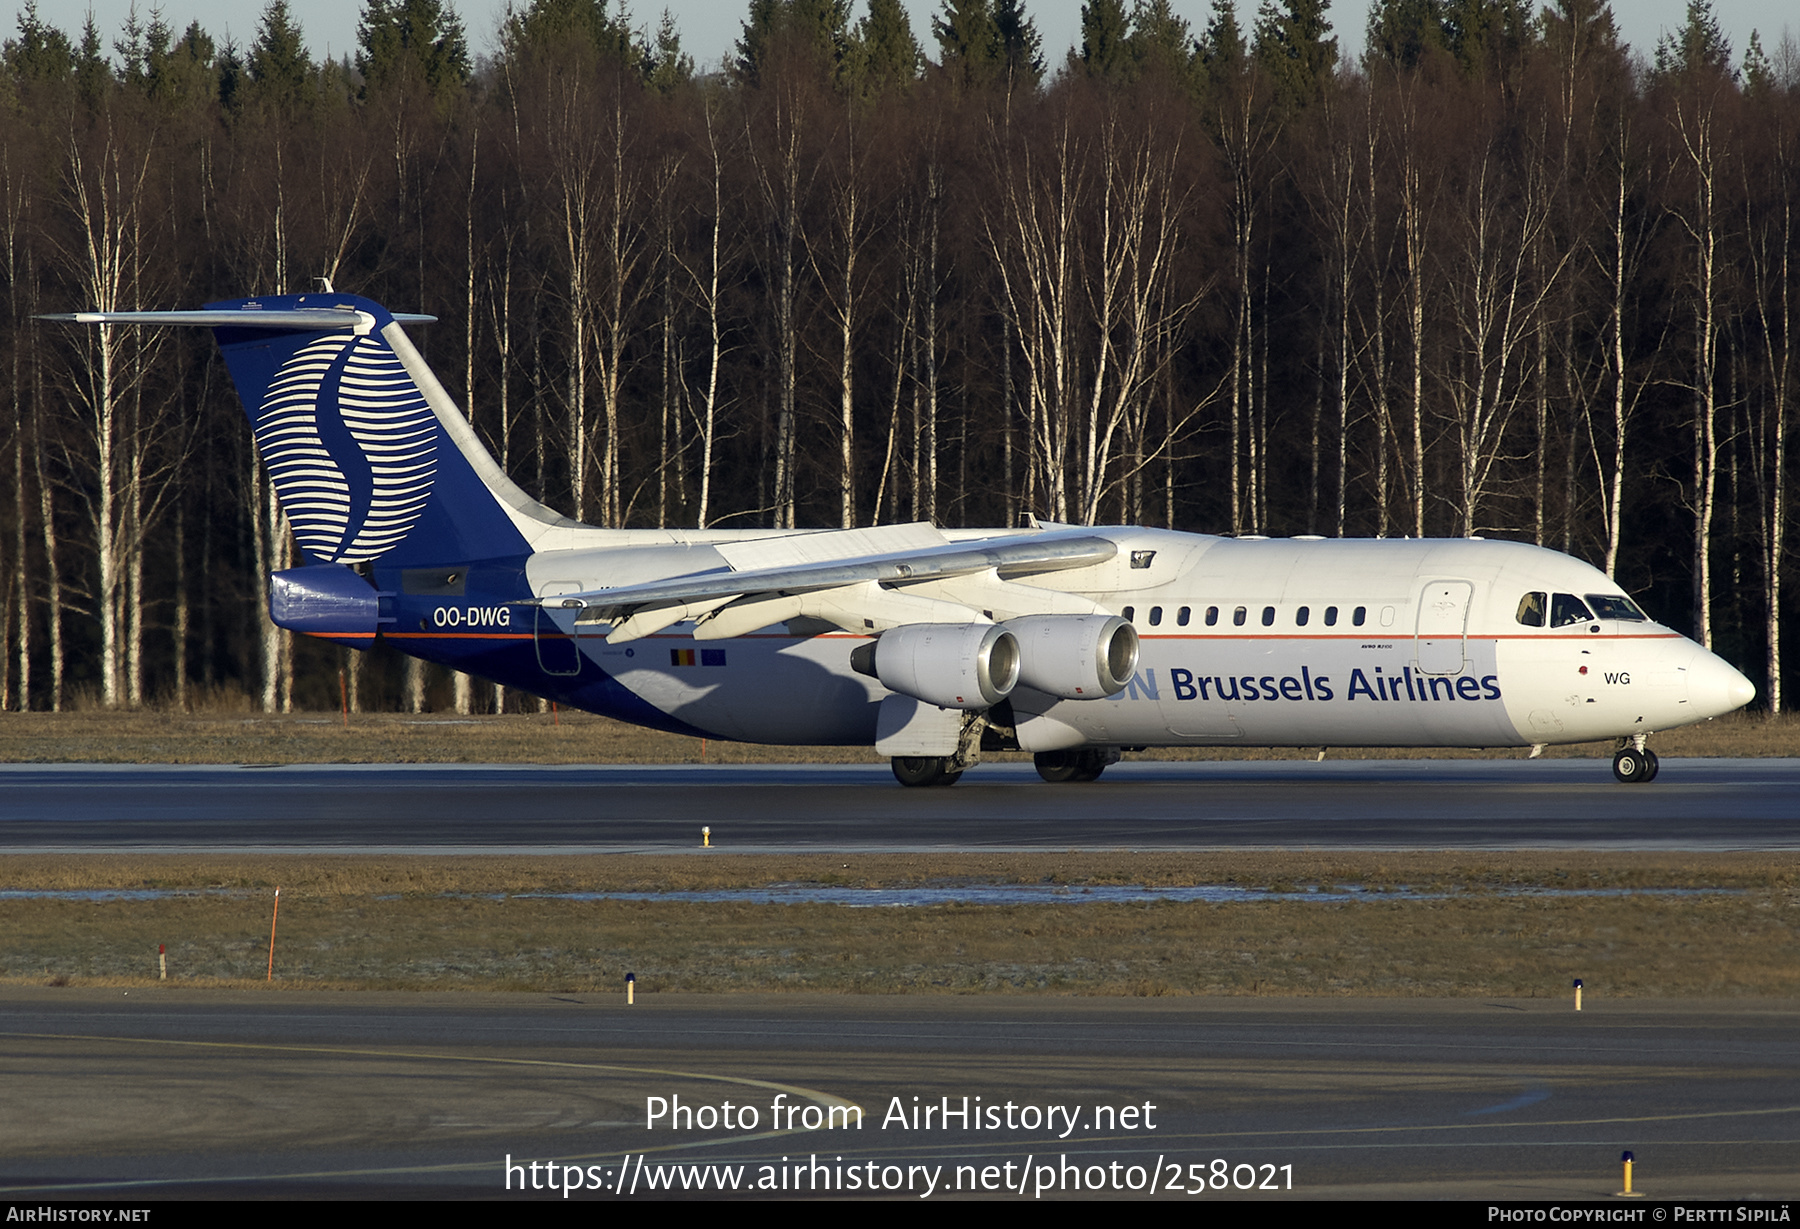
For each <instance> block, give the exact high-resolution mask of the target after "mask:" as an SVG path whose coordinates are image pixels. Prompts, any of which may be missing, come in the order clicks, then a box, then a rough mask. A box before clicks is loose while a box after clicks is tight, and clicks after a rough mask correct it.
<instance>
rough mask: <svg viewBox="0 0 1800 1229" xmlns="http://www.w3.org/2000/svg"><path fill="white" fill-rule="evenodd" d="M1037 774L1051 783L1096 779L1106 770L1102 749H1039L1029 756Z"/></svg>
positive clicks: (1058, 783) (1104, 755)
mask: <svg viewBox="0 0 1800 1229" xmlns="http://www.w3.org/2000/svg"><path fill="white" fill-rule="evenodd" d="M1031 760H1032V763H1033V764H1034V765H1036V767H1037V773H1038V776H1040V777H1042V778H1044V780H1046V781H1048V782H1050V784H1052V785H1061V784H1063V783H1064V782H1066V781H1098V780H1099V779H1100V774H1101V773H1103V772H1105V771H1106V765H1107V757H1106V753H1105V752H1104V751H1093V750H1087V751H1040V752H1038V753H1037V754H1036V755H1034V756H1032V757H1031Z"/></svg>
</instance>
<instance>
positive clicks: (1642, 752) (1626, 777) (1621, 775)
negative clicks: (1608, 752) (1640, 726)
mask: <svg viewBox="0 0 1800 1229" xmlns="http://www.w3.org/2000/svg"><path fill="white" fill-rule="evenodd" d="M1644 737H1645V736H1644V735H1642V734H1637V735H1634V736H1633V737H1631V738H1628V739H1621V740H1620V747H1619V750H1618V753H1617V754H1616V755H1614V756H1613V776H1615V777H1617V778H1618V779H1619V780H1621V781H1623V782H1625V784H1627V785H1642V784H1644V783H1646V782H1649V781H1654V780H1656V772H1657V768H1658V767H1659V765H1658V763H1657V759H1656V752H1654V751H1651V750H1649V749H1648V748H1646V747H1645V746H1644Z"/></svg>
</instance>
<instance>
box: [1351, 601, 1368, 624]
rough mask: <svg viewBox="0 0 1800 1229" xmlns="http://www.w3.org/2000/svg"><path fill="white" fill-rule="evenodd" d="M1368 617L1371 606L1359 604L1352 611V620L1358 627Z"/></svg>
mask: <svg viewBox="0 0 1800 1229" xmlns="http://www.w3.org/2000/svg"><path fill="white" fill-rule="evenodd" d="M1368 617H1369V608H1368V607H1367V606H1358V607H1357V608H1356V609H1355V610H1353V611H1351V612H1350V622H1352V623H1354V624H1356V626H1358V627H1361V626H1362V625H1363V622H1364V621H1365V620H1366V619H1367V618H1368Z"/></svg>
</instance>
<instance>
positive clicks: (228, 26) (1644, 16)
mask: <svg viewBox="0 0 1800 1229" xmlns="http://www.w3.org/2000/svg"><path fill="white" fill-rule="evenodd" d="M451 2H452V3H453V4H454V5H455V7H456V10H457V11H458V12H459V13H460V14H461V15H462V18H463V25H464V28H465V29H466V30H467V32H468V35H469V44H470V50H471V51H472V52H474V54H475V55H476V56H478V57H479V56H483V55H490V54H492V53H493V51H494V50H495V48H496V39H495V31H496V30H497V29H498V28H499V25H500V20H501V17H502V16H503V15H504V14H505V11H506V7H507V0H460V2H458V0H451ZM290 3H291V10H292V12H293V14H294V16H295V18H296V19H297V20H298V21H299V23H300V27H301V30H302V32H303V33H304V34H305V35H306V40H307V43H308V44H309V45H310V47H311V50H312V53H313V56H314V57H315V58H322V57H324V56H327V55H329V56H330V57H332V58H333V59H336V58H337V57H339V56H341V55H344V54H346V53H349V54H352V55H354V54H355V51H356V23H357V18H358V16H359V14H360V13H361V12H362V7H363V6H362V0H290ZM132 4H133V0H38V16H39V19H40V20H43V21H46V22H48V23H50V24H52V25H56V26H60V27H61V28H62V29H64V30H66V31H68V32H69V33H70V35H71V36H74V35H76V34H77V33H78V32H79V31H80V29H81V27H82V25H83V24H84V23H85V21H86V19H87V15H88V14H89V13H90V12H91V13H92V14H93V15H94V20H95V22H96V24H97V25H98V26H99V28H100V32H101V35H102V37H104V38H105V39H106V41H107V42H108V43H109V44H110V43H111V42H112V41H113V40H115V39H116V38H117V37H118V34H119V31H120V30H121V29H123V28H124V25H125V19H126V16H127V14H128V13H129V12H130V10H131V7H132ZM136 4H137V9H138V12H139V14H140V16H142V17H144V18H147V17H148V15H149V13H150V10H151V9H152V8H154V7H159V6H160V7H161V9H162V11H163V17H164V20H165V21H166V22H167V23H168V24H169V25H170V26H172V27H174V28H175V29H176V30H177V31H181V30H185V29H186V28H187V26H188V23H189V22H190V21H193V20H196V19H198V20H199V22H200V24H201V26H202V27H204V28H205V29H206V30H207V32H208V33H210V34H211V35H212V36H213V37H214V38H215V39H217V40H218V41H219V42H221V43H223V42H224V41H225V38H226V37H227V36H229V37H230V38H232V39H235V40H236V41H237V42H238V43H239V44H240V45H243V44H248V43H249V42H250V41H251V40H252V39H254V38H255V37H256V25H257V17H258V15H259V14H260V13H261V11H262V3H261V2H260V0H136ZM1237 5H1238V20H1239V22H1240V23H1242V24H1243V25H1244V26H1245V27H1246V28H1248V26H1249V24H1250V23H1251V22H1252V21H1253V20H1254V17H1255V9H1256V7H1257V5H1256V2H1255V0H1237ZM749 7H750V6H749V0H663V2H661V3H658V0H638V2H637V3H636V4H633V5H632V6H631V12H632V15H633V17H634V19H635V21H636V22H637V23H638V24H639V25H640V26H645V27H650V28H654V27H655V26H656V24H657V23H658V21H659V20H660V18H661V16H662V13H663V10H664V9H665V8H667V9H668V11H669V12H671V13H672V14H673V15H674V17H675V23H676V26H677V27H678V28H679V29H680V31H681V37H682V43H683V45H684V46H685V48H686V49H687V51H688V53H689V54H691V55H692V56H693V57H694V59H695V60H696V62H698V63H699V65H700V66H701V67H702V68H703V69H704V68H708V67H717V66H718V65H719V64H720V63H721V62H722V61H723V60H724V59H725V58H726V57H727V56H729V55H730V54H731V53H732V47H733V44H734V43H735V42H736V40H737V37H738V35H739V34H740V33H741V32H742V30H743V20H744V14H745V13H746V12H747V11H748V10H749ZM906 7H907V9H908V11H909V12H911V14H912V21H913V32H914V33H915V34H916V35H917V36H918V37H919V39H920V41H921V43H923V44H925V47H926V50H927V51H928V52H931V51H935V49H936V47H935V44H934V43H932V42H931V38H930V30H931V17H932V15H933V14H934V13H936V12H938V11H939V10H940V9H941V4H940V3H939V0H906ZM1171 7H1172V8H1173V9H1174V10H1175V12H1176V13H1177V14H1178V15H1179V16H1181V17H1184V18H1186V19H1187V21H1188V23H1189V24H1190V25H1191V26H1193V27H1194V28H1195V30H1196V32H1198V31H1199V29H1200V28H1201V27H1203V26H1204V25H1205V22H1206V18H1207V16H1208V14H1210V13H1211V11H1212V0H1172V5H1171ZM1612 7H1613V13H1614V15H1615V16H1616V17H1617V18H1618V21H1619V24H1620V27H1621V29H1622V32H1623V33H1624V36H1625V41H1626V42H1627V43H1629V44H1630V45H1631V46H1632V47H1634V48H1636V49H1637V50H1639V51H1641V52H1642V53H1643V54H1644V55H1646V56H1648V55H1649V54H1650V53H1651V52H1652V51H1653V50H1654V49H1655V47H1656V41H1657V39H1658V37H1659V36H1660V35H1661V34H1662V33H1663V32H1664V31H1667V30H1673V29H1675V28H1677V27H1679V26H1680V25H1681V23H1682V21H1683V19H1684V18H1685V16H1686V13H1687V0H1613V6H1612ZM22 8H23V4H22V3H18V4H16V5H15V7H14V9H13V12H14V14H15V17H14V18H13V19H12V20H8V21H5V22H4V23H3V25H4V32H5V36H6V37H12V36H13V35H15V34H16V33H17V30H18V24H17V19H16V14H17V13H18V12H19V11H20V10H21V9H22ZM853 10H854V14H855V16H857V17H860V16H861V15H862V14H863V13H864V12H866V11H867V5H866V3H865V0H853ZM1026 10H1027V11H1028V12H1029V13H1030V14H1031V15H1032V16H1033V17H1034V18H1035V19H1036V21H1037V26H1038V31H1039V32H1040V33H1041V34H1042V35H1043V36H1044V59H1045V60H1046V61H1047V62H1048V63H1049V64H1050V66H1051V67H1052V68H1054V67H1055V66H1056V65H1057V64H1058V63H1060V61H1061V59H1062V57H1063V55H1064V54H1065V53H1066V52H1067V51H1068V49H1069V47H1070V46H1072V45H1073V44H1074V42H1075V41H1076V39H1077V38H1078V37H1079V35H1080V29H1081V2H1080V0H1027V3H1026ZM1713 11H1714V13H1715V14H1716V15H1717V16H1718V18H1719V24H1720V25H1721V26H1722V27H1723V28H1724V31H1725V36H1726V37H1727V38H1728V39H1730V40H1731V51H1732V56H1733V58H1734V59H1739V58H1741V57H1742V55H1743V50H1744V47H1745V46H1746V45H1747V44H1748V42H1749V40H1750V31H1751V30H1753V29H1756V30H1760V31H1761V32H1762V44H1763V47H1764V49H1765V50H1768V51H1773V50H1774V48H1775V47H1776V45H1777V44H1779V43H1780V41H1781V32H1782V30H1783V28H1784V27H1791V28H1792V32H1793V34H1794V36H1795V38H1796V39H1800V17H1796V15H1795V10H1794V8H1793V7H1792V4H1791V0H1785V2H1784V0H1714V2H1713ZM1327 17H1328V18H1331V19H1332V24H1333V26H1334V27H1335V29H1334V32H1335V33H1336V34H1337V36H1338V45H1339V49H1340V50H1341V51H1343V52H1345V53H1347V54H1350V55H1353V56H1354V55H1357V54H1360V52H1361V51H1362V43H1363V26H1364V23H1365V22H1366V21H1367V17H1368V7H1367V4H1366V3H1365V2H1363V0H1356V2H1354V3H1349V4H1346V3H1344V2H1343V0H1339V2H1338V3H1337V4H1335V5H1333V6H1332V12H1330V13H1328V14H1327Z"/></svg>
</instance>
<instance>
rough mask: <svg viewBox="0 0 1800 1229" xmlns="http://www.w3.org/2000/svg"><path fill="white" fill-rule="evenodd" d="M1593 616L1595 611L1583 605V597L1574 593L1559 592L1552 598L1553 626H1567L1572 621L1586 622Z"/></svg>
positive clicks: (1551, 620) (1551, 623)
mask: <svg viewBox="0 0 1800 1229" xmlns="http://www.w3.org/2000/svg"><path fill="white" fill-rule="evenodd" d="M1593 617H1594V615H1593V612H1592V611H1590V610H1589V609H1588V608H1587V607H1586V606H1585V605H1583V604H1582V601H1581V599H1580V598H1578V597H1576V596H1575V595H1574V594H1573V593H1558V594H1555V595H1553V596H1552V597H1551V598H1550V626H1551V627H1567V626H1569V625H1570V624H1571V623H1586V622H1588V621H1589V620H1591V619H1592V618H1593Z"/></svg>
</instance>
